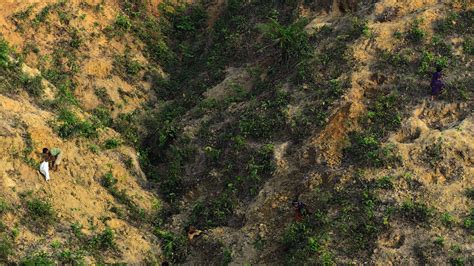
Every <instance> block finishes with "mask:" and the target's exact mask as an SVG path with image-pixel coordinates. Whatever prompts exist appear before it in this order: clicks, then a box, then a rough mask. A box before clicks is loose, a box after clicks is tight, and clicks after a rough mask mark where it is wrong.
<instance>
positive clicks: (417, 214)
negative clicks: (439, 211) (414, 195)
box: [400, 200, 433, 223]
mask: <svg viewBox="0 0 474 266" xmlns="http://www.w3.org/2000/svg"><path fill="white" fill-rule="evenodd" d="M400 212H401V215H402V216H403V217H405V218H406V219H408V220H409V221H411V222H414V223H427V222H429V220H430V218H431V217H432V216H433V210H432V209H430V208H429V207H428V206H427V205H426V204H424V203H420V202H414V201H412V200H408V201H405V202H404V203H403V204H402V206H401V208H400Z"/></svg>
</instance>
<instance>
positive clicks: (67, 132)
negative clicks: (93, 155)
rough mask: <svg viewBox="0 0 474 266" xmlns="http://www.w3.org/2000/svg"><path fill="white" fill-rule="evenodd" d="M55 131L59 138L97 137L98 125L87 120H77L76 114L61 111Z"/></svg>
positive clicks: (64, 110)
mask: <svg viewBox="0 0 474 266" xmlns="http://www.w3.org/2000/svg"><path fill="white" fill-rule="evenodd" d="M57 119H58V121H57V122H56V125H55V130H56V132H57V133H58V135H59V136H60V137H61V138H66V139H67V138H72V137H86V138H93V137H97V135H98V133H97V129H98V127H99V125H97V124H95V123H92V122H90V121H87V120H81V119H79V118H78V117H77V116H76V114H74V113H73V112H72V111H69V110H67V109H62V110H60V112H59V115H58V118H57Z"/></svg>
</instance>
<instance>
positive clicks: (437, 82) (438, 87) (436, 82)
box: [430, 66, 444, 100]
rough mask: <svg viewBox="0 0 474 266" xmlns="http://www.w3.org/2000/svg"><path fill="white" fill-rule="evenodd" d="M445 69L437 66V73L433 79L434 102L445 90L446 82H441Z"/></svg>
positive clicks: (432, 97) (432, 94) (432, 93)
mask: <svg viewBox="0 0 474 266" xmlns="http://www.w3.org/2000/svg"><path fill="white" fill-rule="evenodd" d="M441 71H443V68H442V67H441V66H436V72H435V73H433V76H432V77H431V84H430V86H431V100H434V99H435V98H436V97H438V95H439V94H440V93H441V91H442V90H443V88H444V82H443V81H442V80H441V77H442V73H441Z"/></svg>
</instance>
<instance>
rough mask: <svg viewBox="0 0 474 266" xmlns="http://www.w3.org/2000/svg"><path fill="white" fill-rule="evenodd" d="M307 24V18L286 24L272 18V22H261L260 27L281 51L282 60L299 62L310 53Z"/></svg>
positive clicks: (284, 61)
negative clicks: (305, 28)
mask: <svg viewBox="0 0 474 266" xmlns="http://www.w3.org/2000/svg"><path fill="white" fill-rule="evenodd" d="M307 24H308V21H307V20H304V19H301V20H299V21H297V22H295V23H293V24H290V25H288V26H285V25H282V24H280V22H278V21H277V20H276V19H273V18H270V22H268V23H266V24H259V25H258V28H259V29H260V31H261V32H262V33H263V34H264V35H265V36H266V37H267V38H269V39H270V41H271V42H272V43H273V45H274V46H276V47H277V49H278V50H279V51H280V54H281V59H282V62H283V63H289V62H299V61H300V60H301V59H303V58H304V57H307V56H308V54H309V50H310V45H309V36H308V34H307V33H306V31H305V30H304V27H305V26H306V25H307Z"/></svg>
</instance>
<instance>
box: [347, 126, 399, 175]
mask: <svg viewBox="0 0 474 266" xmlns="http://www.w3.org/2000/svg"><path fill="white" fill-rule="evenodd" d="M349 139H350V142H351V145H350V146H349V147H347V148H345V149H344V155H345V157H346V158H351V159H352V160H353V161H354V162H355V163H358V164H361V165H363V166H372V167H381V166H384V165H389V164H394V163H397V162H398V157H397V156H396V154H395V153H394V150H393V148H392V147H390V146H386V147H382V146H381V144H380V142H379V141H378V140H377V138H376V137H375V136H374V135H372V134H367V133H356V132H352V133H350V134H349Z"/></svg>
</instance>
